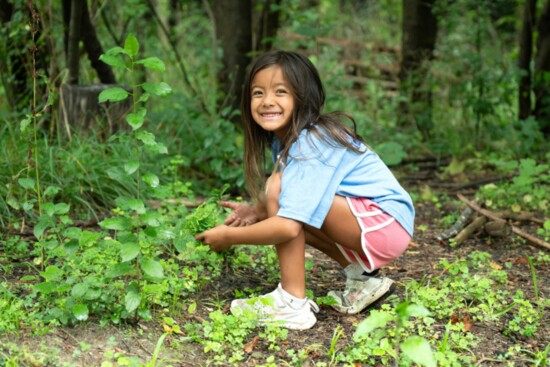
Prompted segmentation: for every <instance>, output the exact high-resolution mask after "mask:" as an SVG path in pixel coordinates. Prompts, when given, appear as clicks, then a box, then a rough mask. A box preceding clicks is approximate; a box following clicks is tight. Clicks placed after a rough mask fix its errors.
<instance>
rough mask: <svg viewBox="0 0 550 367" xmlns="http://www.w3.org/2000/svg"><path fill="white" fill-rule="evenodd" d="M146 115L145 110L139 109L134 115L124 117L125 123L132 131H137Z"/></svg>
mask: <svg viewBox="0 0 550 367" xmlns="http://www.w3.org/2000/svg"><path fill="white" fill-rule="evenodd" d="M146 114H147V110H146V109H145V108H140V109H139V110H138V111H137V112H136V113H129V114H128V115H126V122H128V125H130V126H131V127H132V130H137V129H139V128H140V127H141V126H142V125H143V123H144V122H145V115H146Z"/></svg>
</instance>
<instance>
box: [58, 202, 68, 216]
mask: <svg viewBox="0 0 550 367" xmlns="http://www.w3.org/2000/svg"><path fill="white" fill-rule="evenodd" d="M70 209H71V206H70V205H69V204H66V203H57V204H55V206H54V214H57V215H61V214H65V213H68V212H69V210H70Z"/></svg>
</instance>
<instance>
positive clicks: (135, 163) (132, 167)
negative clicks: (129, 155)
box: [124, 161, 139, 175]
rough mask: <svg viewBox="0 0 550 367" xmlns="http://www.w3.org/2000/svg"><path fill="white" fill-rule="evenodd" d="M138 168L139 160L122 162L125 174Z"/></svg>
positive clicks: (131, 172)
mask: <svg viewBox="0 0 550 367" xmlns="http://www.w3.org/2000/svg"><path fill="white" fill-rule="evenodd" d="M138 168H139V161H129V162H126V163H125V164H124V171H126V173H127V174H129V175H131V174H133V173H134V172H136V171H137V170H138Z"/></svg>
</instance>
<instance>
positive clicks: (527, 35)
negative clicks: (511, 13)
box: [518, 0, 537, 120]
mask: <svg viewBox="0 0 550 367" xmlns="http://www.w3.org/2000/svg"><path fill="white" fill-rule="evenodd" d="M536 9H537V0H526V1H525V7H524V9H523V20H522V26H521V35H520V40H519V68H520V70H521V71H522V76H521V79H520V82H519V95H518V97H519V118H520V119H521V120H524V119H526V118H528V117H529V116H530V115H531V59H532V55H533V29H534V28H535V19H536V16H535V12H536Z"/></svg>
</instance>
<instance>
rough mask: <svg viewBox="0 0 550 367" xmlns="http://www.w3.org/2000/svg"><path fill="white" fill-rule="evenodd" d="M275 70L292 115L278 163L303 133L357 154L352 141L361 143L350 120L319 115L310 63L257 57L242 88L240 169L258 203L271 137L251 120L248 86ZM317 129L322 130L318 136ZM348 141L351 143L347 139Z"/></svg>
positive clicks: (318, 89) (291, 57) (320, 101)
mask: <svg viewBox="0 0 550 367" xmlns="http://www.w3.org/2000/svg"><path fill="white" fill-rule="evenodd" d="M271 66H279V67H280V68H281V70H282V72H283V76H284V78H285V80H286V82H287V83H288V85H289V87H290V89H291V90H290V93H291V94H292V96H293V97H294V111H293V113H292V120H291V126H290V128H289V129H288V132H287V134H286V136H285V137H284V139H283V141H281V143H282V144H283V147H284V148H283V151H282V153H281V157H280V161H281V162H285V161H286V159H287V158H288V150H289V148H290V146H291V145H292V143H294V142H295V141H296V139H298V136H299V135H300V132H301V131H302V130H303V129H307V130H310V131H312V132H313V133H315V134H316V135H317V136H319V137H320V138H321V139H324V140H326V141H327V142H329V143H330V144H333V145H335V146H345V147H346V148H349V149H352V150H353V151H356V152H360V151H361V150H360V147H359V146H357V145H354V144H353V141H352V139H355V140H359V141H363V140H362V139H361V137H360V136H359V135H358V134H357V132H356V124H355V121H354V120H353V118H352V117H351V116H350V115H348V114H346V113H344V112H338V111H337V112H331V113H327V114H322V109H323V105H324V103H325V89H324V87H323V83H322V82H321V78H320V77H319V72H318V71H317V69H316V68H315V66H314V65H313V64H312V63H311V61H310V60H309V59H308V58H307V57H305V56H303V55H301V54H299V53H296V52H291V51H271V52H268V53H266V54H263V55H262V56H260V57H258V58H257V59H256V60H255V61H253V62H252V64H251V65H250V66H249V67H248V69H247V73H246V76H245V81H244V86H243V97H242V104H241V113H242V119H243V125H244V138H245V141H244V142H245V144H244V146H245V149H244V169H245V180H246V184H247V187H248V190H249V193H250V194H251V195H252V197H253V198H254V199H256V200H258V199H259V198H260V197H261V194H262V191H263V185H264V183H265V177H264V175H265V173H264V172H265V169H266V162H265V160H266V154H265V153H266V149H267V148H269V147H270V146H271V143H272V141H273V133H272V132H269V131H265V130H264V129H262V128H261V127H260V126H259V125H258V124H257V123H256V122H255V121H254V119H253V118H252V112H251V99H252V98H251V89H250V85H251V83H252V80H253V79H254V77H255V76H256V74H257V73H258V72H259V71H261V70H263V69H266V68H268V67H271ZM343 118H346V119H349V120H350V121H351V122H352V125H353V127H350V126H348V125H346V124H344V123H343V122H342V119H343ZM318 127H323V128H324V130H325V132H326V133H322V132H321V131H320V129H318ZM350 138H352V139H350Z"/></svg>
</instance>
